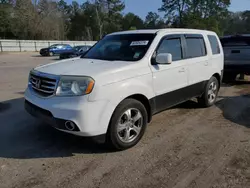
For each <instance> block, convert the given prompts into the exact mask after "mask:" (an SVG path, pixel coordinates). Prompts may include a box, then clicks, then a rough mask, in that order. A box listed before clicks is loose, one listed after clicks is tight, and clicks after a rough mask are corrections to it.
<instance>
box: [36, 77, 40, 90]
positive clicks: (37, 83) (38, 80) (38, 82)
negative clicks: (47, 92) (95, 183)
mask: <svg viewBox="0 0 250 188" xmlns="http://www.w3.org/2000/svg"><path fill="white" fill-rule="evenodd" d="M35 86H36V88H38V89H39V88H40V86H41V80H40V79H37V80H36V82H35Z"/></svg>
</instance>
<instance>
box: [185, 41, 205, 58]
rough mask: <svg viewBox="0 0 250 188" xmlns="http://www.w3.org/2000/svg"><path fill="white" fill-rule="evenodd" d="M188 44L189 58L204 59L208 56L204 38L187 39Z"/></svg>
mask: <svg viewBox="0 0 250 188" xmlns="http://www.w3.org/2000/svg"><path fill="white" fill-rule="evenodd" d="M186 43H187V57H188V58H195V57H202V56H205V55H206V54H207V52H206V46H205V42H204V39H203V38H192V37H187V38H186Z"/></svg>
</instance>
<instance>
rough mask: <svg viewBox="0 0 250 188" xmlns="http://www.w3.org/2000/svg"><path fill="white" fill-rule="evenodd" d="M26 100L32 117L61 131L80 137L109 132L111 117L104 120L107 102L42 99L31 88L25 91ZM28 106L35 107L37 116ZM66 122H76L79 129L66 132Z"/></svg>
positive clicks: (75, 98)
mask: <svg viewBox="0 0 250 188" xmlns="http://www.w3.org/2000/svg"><path fill="white" fill-rule="evenodd" d="M25 100H26V110H27V111H28V112H29V113H30V114H31V115H33V116H35V117H37V118H39V119H41V120H43V121H45V122H47V123H49V124H50V125H52V126H53V127H55V128H57V129H59V130H61V131H64V132H68V133H71V134H75V135H79V136H98V135H103V134H106V132H107V129H108V122H109V118H110V117H105V118H104V119H103V113H104V112H105V111H106V108H107V104H108V102H107V101H94V102H89V101H88V97H87V96H77V97H55V96H53V97H48V98H41V97H39V96H37V95H36V94H34V93H33V91H32V90H30V89H29V88H27V89H26V91H25ZM27 104H28V105H27ZM27 106H33V107H34V108H35V109H36V112H35V114H32V111H31V110H30V109H27V108H29V107H27ZM65 121H72V122H74V123H75V125H76V126H77V129H75V130H74V131H68V130H66V129H65V128H64V127H63V125H64V122H65Z"/></svg>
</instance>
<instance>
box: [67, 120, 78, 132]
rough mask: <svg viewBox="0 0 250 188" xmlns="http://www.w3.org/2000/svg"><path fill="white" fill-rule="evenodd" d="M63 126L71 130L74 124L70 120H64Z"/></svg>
mask: <svg viewBox="0 0 250 188" xmlns="http://www.w3.org/2000/svg"><path fill="white" fill-rule="evenodd" d="M65 127H66V129H67V130H69V131H73V130H74V129H75V128H76V125H75V123H73V122H72V121H66V122H65Z"/></svg>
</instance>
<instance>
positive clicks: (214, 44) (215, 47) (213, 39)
mask: <svg viewBox="0 0 250 188" xmlns="http://www.w3.org/2000/svg"><path fill="white" fill-rule="evenodd" d="M208 40H209V43H210V46H211V48H212V53H213V55H216V54H220V45H219V42H218V39H217V37H216V36H214V35H208Z"/></svg>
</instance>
